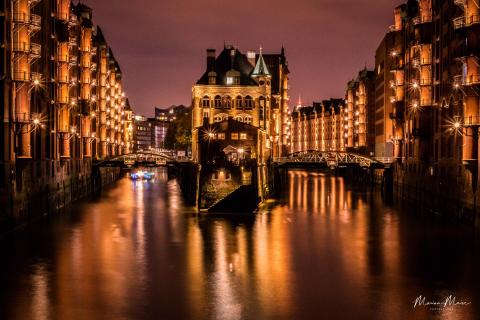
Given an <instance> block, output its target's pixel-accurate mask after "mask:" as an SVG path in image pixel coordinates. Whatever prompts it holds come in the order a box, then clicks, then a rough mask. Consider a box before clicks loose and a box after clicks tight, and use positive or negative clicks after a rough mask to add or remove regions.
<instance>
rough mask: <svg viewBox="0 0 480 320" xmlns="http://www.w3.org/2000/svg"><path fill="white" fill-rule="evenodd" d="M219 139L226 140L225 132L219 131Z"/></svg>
mask: <svg viewBox="0 0 480 320" xmlns="http://www.w3.org/2000/svg"><path fill="white" fill-rule="evenodd" d="M217 139H218V140H225V133H219V134H218V135H217Z"/></svg>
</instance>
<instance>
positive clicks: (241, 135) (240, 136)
mask: <svg viewBox="0 0 480 320" xmlns="http://www.w3.org/2000/svg"><path fill="white" fill-rule="evenodd" d="M247 138H248V136H247V133H246V132H233V133H231V136H230V139H231V140H247ZM214 139H215V140H225V133H215V136H214Z"/></svg>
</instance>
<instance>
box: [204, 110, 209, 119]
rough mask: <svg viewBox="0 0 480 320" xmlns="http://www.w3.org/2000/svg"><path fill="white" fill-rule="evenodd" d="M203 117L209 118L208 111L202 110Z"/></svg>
mask: <svg viewBox="0 0 480 320" xmlns="http://www.w3.org/2000/svg"><path fill="white" fill-rule="evenodd" d="M203 117H204V118H209V117H210V112H208V110H203Z"/></svg>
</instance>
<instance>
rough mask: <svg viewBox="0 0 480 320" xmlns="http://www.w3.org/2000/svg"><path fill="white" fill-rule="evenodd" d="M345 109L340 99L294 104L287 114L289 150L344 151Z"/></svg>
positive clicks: (342, 100)
mask: <svg viewBox="0 0 480 320" xmlns="http://www.w3.org/2000/svg"><path fill="white" fill-rule="evenodd" d="M346 126H347V110H346V108H345V100H344V99H330V100H325V101H322V102H314V103H313V106H309V107H304V106H301V105H298V106H297V107H296V108H295V110H294V112H292V115H291V135H290V152H291V153H294V152H299V151H309V150H319V151H344V150H345V145H346V141H347V140H346V129H345V127H346Z"/></svg>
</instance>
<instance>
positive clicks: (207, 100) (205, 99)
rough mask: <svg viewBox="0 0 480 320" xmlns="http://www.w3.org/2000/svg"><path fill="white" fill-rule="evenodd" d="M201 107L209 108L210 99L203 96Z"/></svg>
mask: <svg viewBox="0 0 480 320" xmlns="http://www.w3.org/2000/svg"><path fill="white" fill-rule="evenodd" d="M202 107H203V108H210V98H209V97H207V96H205V97H203V99H202Z"/></svg>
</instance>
